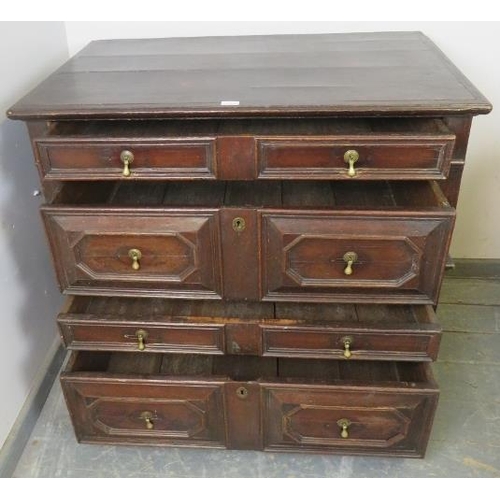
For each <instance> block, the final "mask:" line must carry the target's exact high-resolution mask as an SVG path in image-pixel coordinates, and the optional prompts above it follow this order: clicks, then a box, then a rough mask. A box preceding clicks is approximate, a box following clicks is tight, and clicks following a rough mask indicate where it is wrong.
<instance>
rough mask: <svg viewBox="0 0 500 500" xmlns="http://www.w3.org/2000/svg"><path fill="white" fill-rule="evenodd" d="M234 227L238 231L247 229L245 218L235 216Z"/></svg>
mask: <svg viewBox="0 0 500 500" xmlns="http://www.w3.org/2000/svg"><path fill="white" fill-rule="evenodd" d="M233 229H234V230H235V231H236V232H238V233H239V232H241V231H243V230H244V229H245V219H243V217H236V218H234V219H233Z"/></svg>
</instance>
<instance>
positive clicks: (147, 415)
mask: <svg viewBox="0 0 500 500" xmlns="http://www.w3.org/2000/svg"><path fill="white" fill-rule="evenodd" d="M139 418H140V419H141V420H144V422H145V423H146V429H148V430H151V429H154V424H153V414H152V413H151V412H150V411H143V412H142V413H141V415H140V416H139Z"/></svg>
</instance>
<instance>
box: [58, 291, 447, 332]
mask: <svg viewBox="0 0 500 500" xmlns="http://www.w3.org/2000/svg"><path fill="white" fill-rule="evenodd" d="M59 320H60V321H62V322H69V323H71V322H72V321H78V322H79V323H80V322H86V321H90V322H92V321H101V322H102V321H104V322H107V321H112V322H120V323H121V322H123V323H127V322H130V321H131V322H134V326H137V328H140V327H141V326H144V327H145V326H146V324H148V325H149V324H151V325H153V326H154V325H156V326H158V325H160V324H161V323H171V322H173V323H180V324H183V323H187V324H189V323H192V324H200V323H201V324H235V323H236V324H238V323H243V324H247V323H248V322H251V323H260V324H262V325H263V326H265V325H269V326H273V325H275V326H283V327H286V326H294V325H298V326H306V325H311V326H322V325H324V326H338V327H341V326H342V325H345V326H346V329H347V328H348V327H350V328H352V326H353V324H354V325H356V324H358V325H360V326H362V325H365V326H366V325H371V328H376V329H377V330H379V331H383V329H384V328H386V329H392V330H394V326H395V325H396V326H397V329H399V330H401V331H402V332H404V331H407V330H408V331H411V329H412V326H413V328H416V327H418V329H422V330H428V331H432V330H434V331H440V328H439V325H438V323H437V318H436V316H435V314H434V312H433V310H432V307H430V306H410V305H396V304H389V305H386V304H378V305H371V304H356V305H354V304H314V303H288V302H237V301H235V302H223V301H220V302H219V301H212V300H181V299H179V300H169V299H159V298H128V297H90V296H87V297H85V296H75V297H71V298H70V299H68V302H67V304H66V306H65V308H64V309H63V312H61V314H60V315H59ZM141 322H143V324H142V323H141ZM366 327H368V326H366Z"/></svg>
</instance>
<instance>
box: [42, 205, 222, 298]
mask: <svg viewBox="0 0 500 500" xmlns="http://www.w3.org/2000/svg"><path fill="white" fill-rule="evenodd" d="M207 212H208V211H207ZM42 213H43V216H44V219H45V223H46V228H47V233H48V235H49V240H50V242H51V247H52V252H53V255H54V261H55V263H56V270H57V273H58V278H59V282H60V284H61V288H62V289H63V290H64V291H66V292H68V293H72V294H92V295H114V294H115V293H120V294H123V295H134V296H136V295H144V296H158V297H186V298H189V297H198V296H200V297H207V298H208V297H210V296H213V297H214V298H218V297H219V296H220V290H221V269H220V254H219V253H220V244H219V230H218V218H217V213H214V212H212V213H196V212H195V213H193V212H191V213H190V212H187V213H183V212H182V211H178V212H177V211H176V212H175V213H172V212H168V211H162V210H153V209H144V210H130V211H129V210H125V209H123V210H120V211H119V212H118V211H116V212H113V211H111V212H106V211H103V210H102V209H97V208H96V209H90V208H89V209H85V210H81V209H80V210H76V209H75V210H74V209H71V208H63V207H49V208H46V209H44V210H43V211H42ZM136 250H138V251H139V258H138V259H137V263H136V265H134V260H133V258H132V257H131V254H130V252H131V251H136Z"/></svg>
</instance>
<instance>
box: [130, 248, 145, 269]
mask: <svg viewBox="0 0 500 500" xmlns="http://www.w3.org/2000/svg"><path fill="white" fill-rule="evenodd" d="M128 256H129V257H130V258H131V259H132V269H133V270H134V271H138V270H139V269H140V268H141V264H140V262H139V261H140V260H141V257H142V252H141V251H140V250H138V249H137V248H131V249H130V250H129V251H128Z"/></svg>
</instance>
